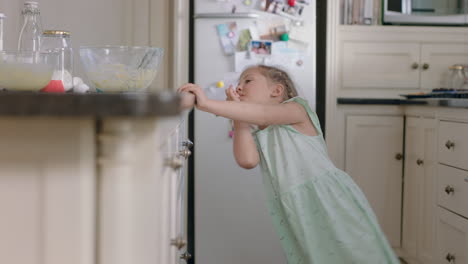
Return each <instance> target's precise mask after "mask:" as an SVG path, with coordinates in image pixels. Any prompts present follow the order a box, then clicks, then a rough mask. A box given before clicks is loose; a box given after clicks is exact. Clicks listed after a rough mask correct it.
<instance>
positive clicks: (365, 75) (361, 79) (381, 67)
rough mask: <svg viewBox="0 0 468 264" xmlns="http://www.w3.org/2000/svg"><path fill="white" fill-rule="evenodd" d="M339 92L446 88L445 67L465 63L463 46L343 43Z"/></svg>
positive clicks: (467, 52)
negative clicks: (340, 89) (346, 90)
mask: <svg viewBox="0 0 468 264" xmlns="http://www.w3.org/2000/svg"><path fill="white" fill-rule="evenodd" d="M342 45H343V48H342V56H341V57H342V65H343V66H342V67H343V68H342V71H343V73H342V89H369V88H374V89H396V88H397V89H429V90H430V89H434V88H441V87H447V86H446V85H447V77H448V66H451V65H453V64H456V63H463V62H466V61H468V45H466V44H449V43H447V44H430V43H420V42H407V41H401V42H382V41H365V42H363V41H344V42H343V43H342Z"/></svg>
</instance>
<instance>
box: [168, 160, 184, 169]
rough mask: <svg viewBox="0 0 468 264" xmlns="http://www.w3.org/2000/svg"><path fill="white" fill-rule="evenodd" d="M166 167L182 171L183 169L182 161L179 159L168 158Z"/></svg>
mask: <svg viewBox="0 0 468 264" xmlns="http://www.w3.org/2000/svg"><path fill="white" fill-rule="evenodd" d="M164 165H165V166H169V167H171V168H172V169H173V170H177V169H180V168H181V167H182V165H183V164H182V161H181V160H180V159H179V158H177V157H172V158H167V159H166V161H165V162H164Z"/></svg>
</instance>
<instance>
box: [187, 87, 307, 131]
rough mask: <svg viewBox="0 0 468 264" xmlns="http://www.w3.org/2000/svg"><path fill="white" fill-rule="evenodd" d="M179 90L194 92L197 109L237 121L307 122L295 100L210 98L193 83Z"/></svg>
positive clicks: (262, 123) (265, 122)
mask: <svg viewBox="0 0 468 264" xmlns="http://www.w3.org/2000/svg"><path fill="white" fill-rule="evenodd" d="M179 91H180V92H191V93H194V94H195V96H196V98H197V99H196V100H197V101H196V106H197V108H198V109H200V110H202V111H205V112H210V113H213V114H215V115H219V116H223V117H226V118H229V119H233V120H237V121H242V122H247V123H250V124H256V125H259V126H268V125H281V124H297V123H301V122H308V115H307V113H306V112H305V109H304V108H303V107H302V106H301V105H300V104H298V103H295V102H291V103H286V104H275V105H264V104H255V103H248V102H240V101H217V100H211V99H208V98H207V97H206V95H205V94H204V92H203V90H202V89H201V88H200V87H199V86H198V85H195V84H186V85H184V86H182V87H181V88H179Z"/></svg>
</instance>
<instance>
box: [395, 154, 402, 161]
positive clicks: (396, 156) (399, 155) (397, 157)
mask: <svg viewBox="0 0 468 264" xmlns="http://www.w3.org/2000/svg"><path fill="white" fill-rule="evenodd" d="M395 159H396V160H402V159H403V154H401V153H397V154H396V155H395Z"/></svg>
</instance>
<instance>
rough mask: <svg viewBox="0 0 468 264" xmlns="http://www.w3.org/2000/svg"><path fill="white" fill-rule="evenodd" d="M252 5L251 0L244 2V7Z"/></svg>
mask: <svg viewBox="0 0 468 264" xmlns="http://www.w3.org/2000/svg"><path fill="white" fill-rule="evenodd" d="M251 4H252V1H251V0H244V5H246V6H249V5H251Z"/></svg>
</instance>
